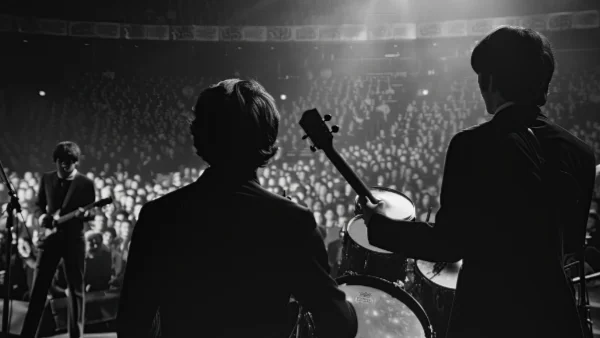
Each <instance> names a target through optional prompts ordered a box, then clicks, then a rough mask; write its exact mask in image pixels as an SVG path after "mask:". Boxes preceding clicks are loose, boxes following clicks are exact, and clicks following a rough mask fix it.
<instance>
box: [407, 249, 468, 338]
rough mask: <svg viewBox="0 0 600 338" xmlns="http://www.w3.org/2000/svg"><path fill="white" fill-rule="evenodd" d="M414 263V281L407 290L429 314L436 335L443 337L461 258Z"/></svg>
mask: <svg viewBox="0 0 600 338" xmlns="http://www.w3.org/2000/svg"><path fill="white" fill-rule="evenodd" d="M414 265H415V266H414V269H413V271H414V283H413V284H412V285H411V286H410V287H409V288H408V289H409V292H410V293H411V295H412V296H413V297H415V298H416V299H417V301H419V303H421V305H422V306H423V308H424V309H425V311H426V312H427V314H428V315H429V318H430V319H431V323H432V324H433V327H434V329H435V331H436V332H437V337H438V338H443V337H445V336H446V330H447V328H448V321H449V320H450V312H451V310H452V303H453V302H454V293H455V291H456V283H457V282H458V273H459V272H460V268H461V266H462V260H461V261H458V262H455V263H433V262H428V261H422V260H416V261H415V263H414Z"/></svg>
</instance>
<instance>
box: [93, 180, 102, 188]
mask: <svg viewBox="0 0 600 338" xmlns="http://www.w3.org/2000/svg"><path fill="white" fill-rule="evenodd" d="M94 183H95V185H96V189H98V190H102V188H104V181H103V180H102V179H100V178H96V179H95V180H94Z"/></svg>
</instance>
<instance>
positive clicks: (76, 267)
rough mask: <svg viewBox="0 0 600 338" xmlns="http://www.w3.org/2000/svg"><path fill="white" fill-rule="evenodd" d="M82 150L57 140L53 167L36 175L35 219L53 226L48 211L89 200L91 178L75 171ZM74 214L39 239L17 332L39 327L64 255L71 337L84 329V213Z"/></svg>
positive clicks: (28, 332)
mask: <svg viewBox="0 0 600 338" xmlns="http://www.w3.org/2000/svg"><path fill="white" fill-rule="evenodd" d="M80 156H81V150H80V149H79V146H78V145H77V144H75V143H73V142H70V141H65V142H61V143H59V144H58V145H57V146H56V148H55V150H54V153H53V156H52V159H53V160H54V163H55V164H56V171H52V172H48V173H45V174H44V175H43V176H42V179H41V181H40V187H39V192H38V199H37V202H36V207H37V208H36V211H35V214H36V216H38V217H39V219H40V224H42V226H43V227H46V228H52V227H53V226H54V225H53V220H54V219H53V215H54V214H55V213H56V212H57V211H58V210H60V213H59V216H60V215H64V214H67V213H69V212H72V211H75V210H78V209H79V208H81V207H83V206H86V205H88V204H91V203H94V200H95V199H96V193H95V191H94V182H93V181H92V180H90V179H89V178H87V177H86V176H85V175H82V174H80V173H79V172H77V169H76V168H77V165H78V164H79V157H80ZM84 217H85V214H84V213H81V214H80V217H77V218H74V219H72V220H70V221H67V222H66V223H64V224H62V225H60V227H58V229H57V230H58V231H56V232H54V233H52V234H50V235H48V236H47V237H46V238H45V239H44V240H43V241H42V242H41V243H40V244H39V251H38V260H37V265H36V269H35V274H34V281H33V288H32V291H31V298H30V301H29V309H28V311H27V315H26V316H25V322H24V323H23V331H22V332H21V337H27V338H32V337H34V336H35V334H36V331H37V329H38V326H39V323H40V320H41V318H42V312H43V310H44V306H45V304H46V299H47V298H46V297H47V295H48V290H49V288H50V285H51V283H52V279H53V278H54V275H55V272H56V268H57V266H58V263H59V262H60V259H61V258H62V259H63V262H64V270H65V277H66V280H67V285H68V290H69V298H70V299H69V309H68V311H69V312H68V328H69V336H70V337H80V336H81V335H82V334H83V324H82V323H80V322H82V321H83V319H82V318H81V314H82V307H83V304H82V292H83V271H84V260H85V241H84V238H83V218H84ZM43 230H44V229H43V228H42V229H41V231H43Z"/></svg>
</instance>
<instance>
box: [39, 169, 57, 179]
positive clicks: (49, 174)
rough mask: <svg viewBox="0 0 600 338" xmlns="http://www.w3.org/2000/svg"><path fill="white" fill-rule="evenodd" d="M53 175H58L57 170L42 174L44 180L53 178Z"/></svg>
mask: <svg viewBox="0 0 600 338" xmlns="http://www.w3.org/2000/svg"><path fill="white" fill-rule="evenodd" d="M52 175H56V170H53V171H46V172H44V173H43V174H42V177H43V178H50V177H52Z"/></svg>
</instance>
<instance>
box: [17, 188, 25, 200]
mask: <svg viewBox="0 0 600 338" xmlns="http://www.w3.org/2000/svg"><path fill="white" fill-rule="evenodd" d="M17 198H19V200H20V201H24V200H25V189H19V190H17Z"/></svg>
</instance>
